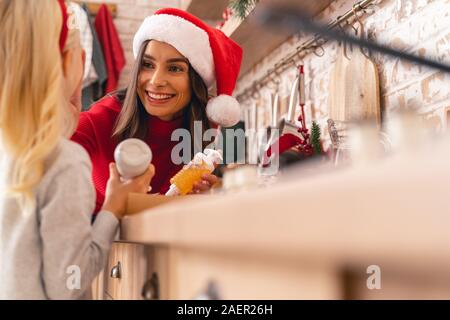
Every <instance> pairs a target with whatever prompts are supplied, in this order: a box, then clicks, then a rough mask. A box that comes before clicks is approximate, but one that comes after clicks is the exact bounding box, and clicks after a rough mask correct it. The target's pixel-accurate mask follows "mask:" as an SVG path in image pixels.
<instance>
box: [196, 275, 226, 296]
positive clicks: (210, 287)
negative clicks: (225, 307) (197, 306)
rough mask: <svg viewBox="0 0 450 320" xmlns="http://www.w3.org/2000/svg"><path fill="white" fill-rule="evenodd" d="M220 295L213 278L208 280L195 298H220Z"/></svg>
mask: <svg viewBox="0 0 450 320" xmlns="http://www.w3.org/2000/svg"><path fill="white" fill-rule="evenodd" d="M221 299H222V298H221V295H220V293H219V288H218V286H217V283H216V282H215V281H213V280H211V281H209V282H208V283H207V285H206V287H205V289H204V290H203V292H201V293H200V294H199V295H198V296H197V297H196V298H195V300H221Z"/></svg>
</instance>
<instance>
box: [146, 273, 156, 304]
mask: <svg viewBox="0 0 450 320" xmlns="http://www.w3.org/2000/svg"><path fill="white" fill-rule="evenodd" d="M142 298H144V300H158V299H159V280H158V275H157V274H156V273H155V272H154V273H153V274H152V277H151V278H150V279H149V280H147V281H146V282H145V284H144V287H143V288H142Z"/></svg>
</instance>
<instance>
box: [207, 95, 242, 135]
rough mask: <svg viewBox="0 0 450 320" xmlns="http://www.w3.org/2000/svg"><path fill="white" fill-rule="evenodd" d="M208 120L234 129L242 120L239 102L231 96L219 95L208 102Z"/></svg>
mask: <svg viewBox="0 0 450 320" xmlns="http://www.w3.org/2000/svg"><path fill="white" fill-rule="evenodd" d="M206 114H207V115H208V118H209V119H210V120H212V121H214V122H215V123H217V124H220V125H221V126H224V127H232V126H234V125H235V124H237V123H238V122H239V120H240V119H241V108H240V106H239V102H238V101H237V100H236V99H235V98H233V97H232V96H229V95H225V94H222V95H219V96H217V97H214V98H212V99H210V100H209V101H208V105H207V106H206Z"/></svg>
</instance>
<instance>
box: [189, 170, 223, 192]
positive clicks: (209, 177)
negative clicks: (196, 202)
mask: <svg viewBox="0 0 450 320" xmlns="http://www.w3.org/2000/svg"><path fill="white" fill-rule="evenodd" d="M219 180H220V179H219V178H218V177H217V176H215V175H213V174H204V175H203V176H202V181H199V182H196V183H194V188H193V189H192V192H191V193H192V194H196V193H203V192H207V191H209V190H210V189H211V188H212V187H213V185H215V184H216V183H217V182H219Z"/></svg>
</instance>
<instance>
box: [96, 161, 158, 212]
mask: <svg viewBox="0 0 450 320" xmlns="http://www.w3.org/2000/svg"><path fill="white" fill-rule="evenodd" d="M154 175H155V167H154V166H153V165H152V164H151V165H150V166H149V168H148V169H147V171H146V172H145V173H144V174H142V175H140V176H139V177H136V178H134V179H132V180H127V181H121V179H120V175H119V172H118V171H117V167H116V164H115V163H111V164H110V165H109V180H108V183H107V185H106V192H105V202H104V204H103V207H102V210H107V211H109V212H111V213H113V214H114V215H115V216H116V217H117V219H119V220H120V219H122V218H123V216H124V215H125V210H126V206H127V200H128V194H129V193H147V191H148V189H149V185H150V182H151V180H152V178H153V176H154Z"/></svg>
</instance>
